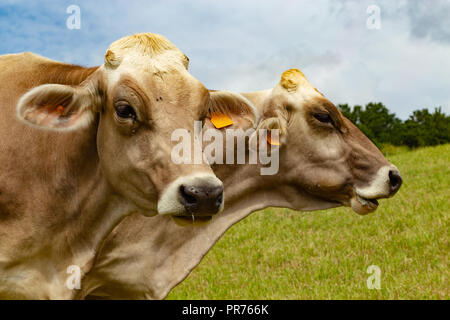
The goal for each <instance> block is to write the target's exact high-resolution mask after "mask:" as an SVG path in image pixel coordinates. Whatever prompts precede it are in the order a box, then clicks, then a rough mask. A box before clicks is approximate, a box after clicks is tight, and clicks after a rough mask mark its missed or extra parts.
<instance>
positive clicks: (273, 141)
mask: <svg viewBox="0 0 450 320" xmlns="http://www.w3.org/2000/svg"><path fill="white" fill-rule="evenodd" d="M267 142H268V143H269V144H271V145H273V146H280V145H281V144H280V140H279V139H278V137H277V138H275V139H272V136H271V135H270V131H268V132H267Z"/></svg>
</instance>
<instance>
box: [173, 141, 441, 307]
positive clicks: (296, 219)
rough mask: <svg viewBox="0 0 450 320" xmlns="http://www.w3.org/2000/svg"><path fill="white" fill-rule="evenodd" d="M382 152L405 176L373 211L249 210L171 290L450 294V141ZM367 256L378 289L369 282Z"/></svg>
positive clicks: (222, 294)
mask: <svg viewBox="0 0 450 320" xmlns="http://www.w3.org/2000/svg"><path fill="white" fill-rule="evenodd" d="M383 152H384V153H385V155H386V156H387V158H388V159H389V160H390V161H391V162H392V163H394V164H395V165H397V167H398V168H399V169H400V172H401V174H402V177H403V181H404V182H403V186H402V188H401V189H400V191H399V192H398V194H397V195H396V196H395V197H393V198H392V199H387V200H381V201H380V206H379V208H378V210H377V211H376V212H374V213H372V214H370V215H367V216H358V215H357V214H355V213H353V211H352V210H351V209H349V208H338V209H332V210H325V211H316V212H295V211H292V210H287V209H277V208H269V209H266V210H263V211H259V212H256V213H253V214H252V215H250V216H249V217H248V218H246V219H244V220H243V221H241V222H240V223H238V224H236V225H234V226H233V227H232V228H231V229H230V230H229V231H228V232H227V233H226V234H225V235H224V236H223V237H222V238H221V240H220V241H219V242H218V243H217V244H216V245H215V246H214V247H213V249H212V250H211V251H210V252H209V253H208V254H207V255H206V257H205V258H204V259H203V261H202V262H201V264H200V265H199V266H198V267H197V268H196V269H195V270H194V271H193V272H192V273H191V274H190V276H189V277H188V278H187V279H186V280H185V281H184V282H182V283H181V284H180V285H178V286H177V287H176V288H175V289H174V290H173V291H172V292H171V293H170V295H169V297H168V298H169V299H449V297H450V283H449V270H450V269H449V251H450V250H449V243H448V231H449V217H450V200H449V199H450V168H449V164H450V161H449V160H450V144H447V145H441V146H436V147H426V148H422V149H416V150H412V151H410V150H408V149H406V148H395V147H386V148H384V149H383ZM371 265H376V266H378V267H379V269H380V271H381V274H380V287H381V288H380V289H379V290H377V289H369V288H368V286H367V279H368V277H370V276H371V274H368V273H367V268H368V267H369V266H371Z"/></svg>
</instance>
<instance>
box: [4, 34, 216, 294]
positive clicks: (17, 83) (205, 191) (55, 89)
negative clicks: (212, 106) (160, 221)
mask: <svg viewBox="0 0 450 320" xmlns="http://www.w3.org/2000/svg"><path fill="white" fill-rule="evenodd" d="M187 65H188V60H187V57H186V56H185V55H184V54H183V53H182V52H181V51H180V50H179V49H177V48H176V47H175V46H174V45H173V44H172V43H171V42H169V41H168V40H167V39H165V38H164V37H162V36H159V35H154V34H138V35H134V36H130V37H126V38H123V39H120V40H118V41H116V42H114V43H113V44H112V45H111V46H110V47H109V49H108V51H107V52H106V55H105V63H104V64H103V65H102V66H100V67H98V68H82V67H78V66H73V65H67V64H63V63H60V62H56V61H51V60H48V59H46V58H42V57H40V56H37V55H34V54H30V53H23V54H14V55H5V56H1V57H0V97H1V99H0V110H1V116H0V136H1V137H2V138H1V140H0V150H1V152H0V167H1V170H0V298H20V299H22V298H58V299H66V298H75V297H76V296H77V294H79V291H78V290H76V288H77V281H78V280H80V279H78V280H77V276H80V277H82V276H83V275H84V274H85V273H86V272H87V271H89V269H90V268H91V267H92V264H93V258H94V256H95V254H96V252H97V250H98V248H99V246H100V244H101V242H102V241H103V240H104V239H105V237H106V236H107V235H108V234H109V233H110V231H111V230H112V229H113V228H114V227H115V226H116V225H117V224H118V223H119V222H120V221H121V219H122V218H124V217H125V216H126V215H128V214H130V213H133V212H139V213H143V214H145V215H148V216H152V215H155V214H157V213H159V214H175V215H179V216H186V217H188V218H189V219H191V217H192V216H193V215H196V214H199V215H200V217H197V219H201V218H202V217H204V218H205V219H208V218H209V217H210V216H212V215H214V214H216V213H218V212H219V211H220V210H221V208H222V206H223V201H222V190H223V185H222V183H221V181H220V180H218V179H217V178H216V177H215V175H214V174H213V172H212V170H211V168H210V167H209V166H208V165H204V164H200V165H176V164H174V163H173V162H172V161H171V150H172V147H173V146H172V144H173V142H172V141H171V133H172V132H173V130H175V129H176V128H187V129H189V130H191V129H192V126H193V123H194V121H195V120H198V119H202V118H203V117H204V115H205V114H206V112H207V107H208V106H209V92H208V90H206V89H205V87H204V86H203V85H202V84H201V83H200V82H199V81H198V80H196V79H194V78H193V77H192V76H191V75H190V74H189V73H188V71H187ZM189 193H192V194H189ZM192 199H194V201H191V200H192ZM188 200H189V201H188ZM149 231H151V230H149Z"/></svg>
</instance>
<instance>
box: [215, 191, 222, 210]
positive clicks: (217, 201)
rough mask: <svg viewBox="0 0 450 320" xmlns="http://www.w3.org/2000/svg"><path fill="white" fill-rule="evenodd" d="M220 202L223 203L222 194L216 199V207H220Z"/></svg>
mask: <svg viewBox="0 0 450 320" xmlns="http://www.w3.org/2000/svg"><path fill="white" fill-rule="evenodd" d="M222 201H223V192H221V193H220V195H219V196H218V197H217V200H216V206H217V207H220V206H221V205H222Z"/></svg>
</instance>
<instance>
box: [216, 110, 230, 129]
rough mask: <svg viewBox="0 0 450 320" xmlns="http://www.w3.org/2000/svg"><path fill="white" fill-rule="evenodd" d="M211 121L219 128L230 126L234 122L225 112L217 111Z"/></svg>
mask: <svg viewBox="0 0 450 320" xmlns="http://www.w3.org/2000/svg"><path fill="white" fill-rule="evenodd" d="M211 122H212V123H213V125H214V127H216V128H217V129H220V128H223V127H228V126H230V125H232V124H233V120H231V118H230V117H229V116H227V115H226V114H223V113H215V112H214V113H213V114H212V115H211Z"/></svg>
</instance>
